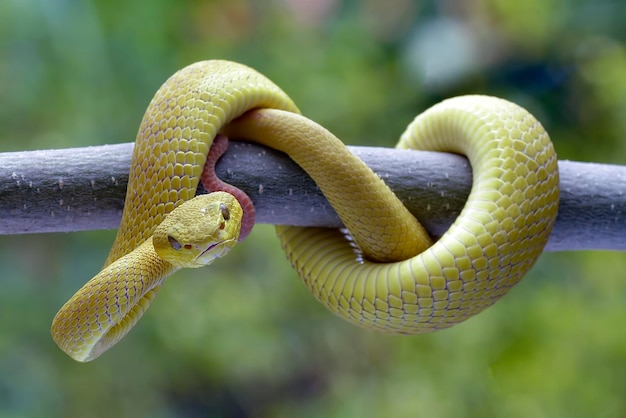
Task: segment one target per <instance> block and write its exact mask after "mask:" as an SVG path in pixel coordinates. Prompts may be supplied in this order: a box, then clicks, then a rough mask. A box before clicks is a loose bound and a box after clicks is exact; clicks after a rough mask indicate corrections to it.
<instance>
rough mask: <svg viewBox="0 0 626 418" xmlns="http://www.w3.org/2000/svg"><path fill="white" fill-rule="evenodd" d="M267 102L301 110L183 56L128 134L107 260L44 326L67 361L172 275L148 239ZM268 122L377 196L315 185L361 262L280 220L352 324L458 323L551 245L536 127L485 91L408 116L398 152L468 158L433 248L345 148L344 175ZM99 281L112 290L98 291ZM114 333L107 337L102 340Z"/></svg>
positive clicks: (230, 66) (298, 131)
mask: <svg viewBox="0 0 626 418" xmlns="http://www.w3.org/2000/svg"><path fill="white" fill-rule="evenodd" d="M266 108H269V109H283V110H286V111H288V112H292V113H291V114H292V115H293V114H294V113H298V109H297V108H296V107H295V105H294V104H293V103H292V102H291V100H290V99H289V98H288V97H287V96H286V95H285V94H284V93H283V92H282V91H281V90H280V89H279V88H278V87H276V86H275V85H274V84H273V83H271V82H270V81H269V80H267V79H266V78H265V77H263V76H261V75H260V74H258V73H257V72H256V71H254V70H252V69H249V68H248V67H245V66H243V65H240V64H235V63H231V62H226V61H206V62H200V63H196V64H193V65H191V66H189V67H187V68H185V69H183V70H181V71H179V72H178V73H176V74H175V75H174V76H172V78H170V79H169V80H168V81H167V82H166V83H165V84H164V85H163V87H161V89H160V90H159V91H158V92H157V94H156V96H155V98H154V99H153V101H152V102H151V104H150V106H149V108H148V110H147V111H146V114H145V116H144V119H143V121H142V124H141V127H140V130H139V133H138V136H137V143H136V146H135V150H134V154H133V160H132V166H131V173H130V177H129V186H128V192H127V197H126V203H125V208H124V214H123V219H122V223H121V225H120V230H119V232H118V235H117V238H116V240H115V243H114V245H113V248H112V250H111V253H110V255H109V258H108V259H107V262H106V265H105V267H104V268H103V270H102V271H101V272H100V273H99V274H98V275H97V276H95V277H94V278H93V279H92V280H91V281H90V282H88V283H87V284H86V285H85V286H84V287H83V288H82V289H81V290H79V291H78V292H77V293H76V294H75V295H74V296H73V297H72V299H70V301H68V302H67V303H66V305H64V307H63V308H62V309H61V311H59V313H58V314H57V316H56V317H55V320H54V322H53V328H52V333H53V337H54V339H55V341H56V342H57V344H59V346H60V347H61V348H62V349H63V350H64V351H66V352H67V353H68V354H69V355H70V356H72V357H73V358H75V359H77V360H80V361H87V360H91V359H93V358H95V357H97V356H98V355H100V354H101V353H102V352H103V351H104V350H106V349H107V348H109V347H110V346H111V345H113V344H114V343H115V342H117V340H119V338H121V336H123V335H124V334H125V333H126V332H128V330H129V329H130V327H131V326H132V325H134V323H135V322H136V320H138V318H139V317H140V316H141V314H142V313H143V311H145V309H147V306H148V305H149V303H150V301H151V300H152V299H153V298H154V292H155V291H156V289H158V287H160V285H161V282H162V280H163V279H164V278H165V277H167V275H169V274H171V273H172V272H173V271H174V269H172V268H171V265H170V264H169V263H168V262H166V261H164V260H160V259H159V257H156V258H155V257H154V254H153V253H154V250H153V249H151V247H150V244H147V243H146V242H147V241H146V240H148V242H149V238H150V237H151V235H152V233H153V232H154V229H155V228H156V226H157V225H158V224H159V223H160V222H161V221H162V220H163V219H164V217H165V216H166V215H167V213H169V212H170V211H171V210H173V209H174V208H175V207H177V206H179V205H180V204H182V203H183V202H185V201H187V200H189V199H191V198H193V197H194V194H195V191H196V188H197V185H198V180H199V178H200V176H201V174H202V168H203V166H204V162H205V159H206V155H207V153H208V150H209V147H210V145H211V142H212V140H213V138H214V137H215V135H216V134H217V133H218V132H222V131H226V133H227V134H228V132H227V131H228V130H229V129H230V126H236V125H237V123H239V122H238V121H240V120H241V121H243V122H242V124H243V125H246V124H247V125H248V127H249V128H250V133H249V135H245V136H246V138H248V139H253V140H257V138H256V137H257V136H259V135H260V134H258V132H261V131H262V130H263V124H264V123H265V122H266V121H270V122H271V123H270V125H272V126H274V125H273V122H272V121H276V120H279V121H280V118H281V117H280V116H276V115H270V116H269V117H267V118H263V117H261V118H258V117H254V113H255V112H252V113H249V114H247V115H252V117H247V116H244V117H241V118H239V119H237V120H236V121H235V122H234V123H231V124H229V125H227V124H228V123H229V122H231V121H232V120H233V119H235V118H237V117H239V116H240V115H242V114H244V113H245V112H246V111H248V110H252V109H266ZM256 112H257V114H261V115H262V112H263V111H262V110H261V111H256ZM303 119H304V118H303ZM303 123H305V122H303ZM243 125H242V126H243ZM276 126H278V131H277V132H273V131H271V130H269V131H268V132H270V133H269V134H268V136H267V138H266V139H259V140H258V142H260V143H265V144H266V145H269V146H272V147H274V148H277V149H281V150H283V151H285V152H287V154H289V155H290V156H291V157H292V158H293V159H294V160H295V161H296V162H297V163H298V164H300V165H301V166H302V167H303V168H304V169H305V171H307V172H309V174H311V176H312V177H313V179H314V180H315V181H316V182H317V183H318V184H330V185H333V184H335V183H341V184H345V185H346V186H356V185H357V183H358V184H359V185H361V189H363V187H362V186H363V185H365V186H368V187H370V186H371V188H373V189H374V191H375V193H378V194H380V195H381V196H384V197H381V199H383V200H381V201H380V202H378V203H376V202H373V201H372V199H374V197H369V196H370V195H367V196H366V197H365V198H364V197H363V196H364V195H363V193H364V192H363V193H362V192H356V193H352V192H351V190H350V188H349V187H348V188H345V187H332V186H330V187H326V186H320V188H321V189H322V191H323V192H324V194H325V196H326V197H327V198H328V199H329V201H331V203H332V204H333V207H334V208H335V210H336V211H337V212H338V214H339V215H340V217H341V219H342V221H343V222H344V224H345V225H346V226H347V228H348V230H350V234H351V235H352V236H354V237H356V239H355V241H356V243H357V244H358V246H359V247H360V248H361V249H363V253H364V257H363V258H359V257H357V256H356V255H355V250H354V245H353V244H352V243H351V242H349V241H348V240H346V236H345V234H344V233H342V232H340V231H336V230H328V229H323V228H299V227H288V226H277V233H278V236H279V238H280V240H281V243H282V246H283V249H284V250H285V253H286V254H287V257H288V258H289V259H290V261H291V263H292V265H293V266H294V268H295V270H296V271H297V272H298V275H299V276H300V277H301V278H302V280H303V281H304V283H305V284H306V285H307V286H308V287H309V288H310V289H311V291H312V292H313V294H314V295H315V296H316V297H317V298H318V299H319V300H320V301H321V302H322V303H323V304H324V305H326V306H327V307H328V308H330V309H331V310H332V311H333V312H335V313H337V314H338V315H340V316H342V317H343V318H345V319H347V320H349V321H351V322H353V323H355V324H358V325H361V326H365V327H371V328H375V329H378V330H382V331H385V332H391V333H401V334H415V333H420V332H427V331H432V330H435V329H440V328H445V327H449V326H451V325H454V324H456V323H458V322H461V321H463V320H464V319H466V318H469V317H470V316H472V315H474V314H476V313H478V312H480V311H481V310H483V309H484V308H486V307H487V306H489V305H491V304H493V303H494V302H495V301H496V300H498V299H499V298H500V297H502V296H503V295H504V294H505V293H506V292H507V291H508V290H509V289H510V288H511V287H512V286H513V285H514V284H516V283H517V282H518V281H519V280H520V279H521V278H522V277H523V275H524V274H525V273H526V272H527V271H528V270H529V269H530V268H531V267H532V265H533V264H534V263H535V261H536V259H537V258H538V256H539V255H540V254H541V252H542V249H543V247H544V245H545V243H546V242H547V240H548V236H549V233H550V231H551V228H552V225H553V223H554V220H555V218H556V213H557V208H558V193H559V192H558V182H559V180H558V169H557V159H556V154H555V152H554V149H553V147H552V144H551V142H550V140H549V137H548V135H547V133H546V132H545V131H544V130H543V128H542V127H541V124H540V123H539V122H538V121H537V120H536V119H535V118H534V117H533V116H532V115H530V114H529V113H528V112H527V111H525V110H524V109H522V108H521V107H519V106H517V105H515V104H513V103H510V102H508V101H505V100H502V99H497V98H493V97H486V96H463V97H458V98H453V99H449V100H447V101H444V102H442V103H440V104H438V105H435V106H434V107H433V108H431V109H429V110H427V111H426V112H424V113H423V114H421V115H419V116H418V117H417V118H416V119H415V120H414V121H413V122H412V123H411V124H410V125H409V127H408V128H407V130H406V132H405V133H404V134H403V135H402V137H401V139H400V142H399V144H398V147H400V148H414V149H423V150H434V151H445V152H455V153H459V154H463V155H466V156H467V157H468V159H469V161H470V163H471V165H472V169H473V187H472V191H471V193H470V196H469V198H468V201H467V203H466V206H465V208H464V209H463V211H462V212H461V214H460V216H459V217H458V219H457V220H456V221H455V223H454V224H453V225H452V226H451V228H450V229H449V230H448V231H447V232H446V233H445V234H444V235H443V236H442V237H441V238H440V239H439V240H438V241H437V242H435V243H434V244H433V245H432V246H430V247H428V245H430V241H429V238H428V236H427V235H426V233H425V231H424V230H423V228H421V226H420V225H419V223H417V221H415V220H414V218H413V217H412V216H411V215H410V214H408V212H406V209H404V210H403V209H401V208H399V206H398V204H397V202H398V200H397V198H395V196H393V194H392V193H391V192H390V191H389V190H388V188H387V187H386V186H385V185H384V183H383V182H382V181H381V180H380V179H379V178H378V177H377V176H376V175H375V174H374V173H373V172H371V171H368V169H365V171H364V172H363V174H360V173H361V171H360V170H361V169H359V170H357V169H356V168H355V164H357V165H358V163H356V162H355V163H353V162H352V161H353V160H352V159H350V157H349V156H345V158H344V157H341V158H340V160H341V164H340V165H341V166H342V168H341V169H342V170H343V171H340V170H339V168H338V167H337V166H336V165H335V166H333V167H332V170H330V169H329V168H328V167H324V165H323V164H322V165H320V159H319V158H318V157H304V158H302V157H301V155H302V154H303V152H302V150H299V149H298V146H297V145H296V146H294V145H293V144H299V143H300V142H301V140H307V144H308V145H307V146H308V147H309V148H311V149H319V150H323V152H334V151H333V148H328V149H327V148H326V147H325V146H319V145H318V143H317V142H315V141H317V138H318V136H320V134H319V130H317V129H313V128H300V126H301V125H300V124H299V123H297V124H296V125H295V131H293V135H292V136H297V137H298V138H299V139H298V140H297V141H294V142H293V143H292V142H290V141H286V142H285V144H286V145H285V144H278V142H280V141H278V140H277V138H278V136H284V137H290V134H289V133H288V132H286V131H287V130H289V128H288V127H285V126H284V125H282V124H281V123H278V124H276ZM281 130H282V131H281ZM235 131H236V130H235ZM242 131H245V129H244V128H242ZM283 133H284V135H283ZM277 134H280V135H278V136H277ZM303 134H305V135H303ZM324 135H325V134H324ZM261 136H262V135H261ZM309 139H310V141H308V140H309ZM312 141H313V142H312ZM335 142H336V141H335ZM311 144H312V145H311ZM333 146H334V145H333ZM329 150H330V151H329ZM336 152H337V153H341V152H344V151H343V150H338V149H337V151H336ZM304 154H305V156H306V155H307V154H308V153H307V152H304ZM311 155H313V154H311ZM323 155H328V154H323ZM338 155H344V154H338ZM324 159H325V157H323V156H322V160H324ZM355 173H359V174H355ZM320 176H321V177H320ZM332 176H339V177H341V181H335V180H332ZM389 196H391V197H389ZM376 199H378V197H376ZM389 199H391V200H389ZM394 199H395V203H394ZM342 202H348V203H342ZM355 202H356V204H355ZM400 206H401V205H400ZM374 209H376V211H375V212H372V211H373V210H374ZM372 213H373V214H374V215H373V216H372ZM398 225H402V227H398ZM377 231H382V232H381V233H379V232H377ZM396 231H400V232H399V233H396ZM407 231H409V232H407ZM425 247H428V248H426V249H424V248H425ZM422 250H423V251H422ZM146 251H147V252H148V253H149V254H148V255H147V256H146V254H145V252H146ZM150 251H152V253H151V252H150ZM148 259H149V260H150V261H146V260H148ZM372 260H374V261H372ZM382 261H384V262H382ZM120 264H122V265H123V268H126V267H124V266H133V267H132V268H131V267H128V271H129V272H130V275H128V274H125V273H124V274H122V273H120V268H119V265H120ZM111 265H115V266H116V270H115V271H111V269H110V267H109V266H111ZM123 268H122V269H123ZM138 270H139V271H140V273H137V271H138ZM94 281H95V282H97V283H99V285H98V286H95V285H94V284H93V282H94ZM148 282H150V283H151V284H150V285H148V284H146V283H148ZM110 288H114V289H115V291H116V292H117V293H115V292H113V293H115V294H113V293H111V292H108V293H107V292H106V291H102V290H98V289H110ZM94 289H96V290H95V291H94ZM136 289H148V290H147V291H146V292H144V293H141V292H138V291H136ZM129 294H132V295H133V297H134V299H133V300H132V301H129V300H130V299H129V298H127V297H126V296H128V295H129ZM120 300H121V301H122V302H120ZM137 307H139V308H138V309H136V308H137ZM134 310H135V311H134ZM129 312H131V313H132V315H131V317H130V319H129V317H128V315H129ZM111 330H115V332H116V337H115V339H112V340H111V341H107V342H106V343H102V341H103V340H106V335H107V333H109V332H112V331H111ZM94 347H97V349H95V348H94Z"/></svg>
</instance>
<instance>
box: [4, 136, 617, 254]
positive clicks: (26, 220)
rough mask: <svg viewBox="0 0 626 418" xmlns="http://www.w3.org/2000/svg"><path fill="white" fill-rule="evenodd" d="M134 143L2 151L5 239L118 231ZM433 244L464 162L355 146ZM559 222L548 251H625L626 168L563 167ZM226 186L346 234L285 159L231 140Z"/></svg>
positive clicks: (456, 204)
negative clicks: (17, 236) (425, 230)
mask: <svg viewBox="0 0 626 418" xmlns="http://www.w3.org/2000/svg"><path fill="white" fill-rule="evenodd" d="M132 148H133V144H132V143H127V144H119V145H105V146H97V147H85V148H69V149H60V150H45V151H25V152H13V153H0V234H23V233H41V232H61V231H63V232H69V231H80V230H90V229H108V228H116V227H117V226H118V224H119V222H120V219H121V213H122V208H123V204H124V195H125V193H126V184H127V180H128V170H129V166H130V157H131V153H132ZM350 149H351V150H352V151H353V152H354V153H355V154H356V155H357V156H359V157H360V158H361V159H363V160H364V161H365V162H366V163H367V164H368V165H369V166H370V167H372V169H373V170H374V171H375V172H376V173H378V175H379V176H380V177H381V178H383V179H384V180H385V182H387V184H389V186H390V187H391V189H392V190H394V192H395V193H396V194H397V195H398V197H399V198H400V199H401V200H402V201H403V202H404V203H405V205H406V206H407V207H408V208H409V210H410V211H411V212H412V213H413V214H414V215H415V216H416V217H417V218H418V219H420V221H421V222H422V223H423V224H424V226H425V227H426V228H427V229H428V231H429V232H430V233H431V234H432V235H433V236H440V235H441V234H442V233H443V232H444V231H445V230H446V229H447V228H448V227H449V225H450V224H451V223H452V222H453V221H454V219H455V218H456V216H457V215H458V214H459V213H460V211H461V209H462V207H463V204H464V202H465V200H466V198H467V195H468V194H469V191H470V188H471V178H472V177H471V169H470V167H469V163H468V162H467V160H466V159H465V158H463V157H460V156H457V155H452V154H444V153H433V152H423V151H406V150H395V149H388V148H372V147H350ZM559 169H560V173H561V202H560V206H559V217H558V219H557V222H556V225H555V227H554V230H553V232H552V235H551V237H550V242H549V244H548V247H547V250H549V251H563V250H583V249H612V250H622V251H623V250H626V238H624V237H626V167H625V166H617V165H607V164H593V163H580V162H571V161H560V162H559ZM217 173H218V175H219V176H221V178H222V179H223V180H224V181H226V182H229V183H231V184H233V185H235V186H237V187H239V188H241V189H242V190H244V191H245V192H246V193H248V194H249V195H250V197H251V198H252V200H253V201H254V203H255V207H256V210H257V222H260V223H270V224H287V225H300V226H324V227H340V226H341V222H340V221H339V218H338V217H337V215H336V214H335V212H334V210H333V209H332V208H331V207H330V205H329V204H328V202H327V201H326V199H325V198H324V197H323V195H322V194H321V192H320V191H319V189H317V187H316V186H315V183H314V182H313V181H312V180H311V179H310V178H309V177H308V176H307V175H306V174H305V173H304V172H303V171H302V170H301V169H300V168H299V167H298V166H297V165H296V164H295V163H293V162H292V161H291V160H290V159H289V158H288V157H287V156H285V155H284V154H282V153H279V152H276V151H274V150H271V149H268V148H264V147H261V146H259V145H255V144H250V143H245V142H236V141H232V142H231V146H230V149H229V150H228V152H227V153H226V155H225V156H224V157H223V158H222V159H221V160H220V161H219V163H218V165H217Z"/></svg>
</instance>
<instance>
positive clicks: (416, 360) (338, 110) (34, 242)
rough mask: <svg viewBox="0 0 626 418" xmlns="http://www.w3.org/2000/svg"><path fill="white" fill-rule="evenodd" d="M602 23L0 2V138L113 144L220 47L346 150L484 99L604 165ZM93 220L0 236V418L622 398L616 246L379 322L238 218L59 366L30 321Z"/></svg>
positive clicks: (459, 410)
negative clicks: (396, 329) (448, 318)
mask: <svg viewBox="0 0 626 418" xmlns="http://www.w3.org/2000/svg"><path fill="white" fill-rule="evenodd" d="M625 19H626V3H625V2H620V1H615V0H587V1H584V0H525V1H510V0H471V1H470V0H468V1H457V2H455V1H437V2H417V1H411V0H385V1H376V0H362V1H347V0H346V1H340V0H274V1H253V0H215V1H200V0H178V1H165V0H162V1H156V0H135V1H129V2H127V1H121V0H107V1H104V0H91V1H87V0H86V1H78V0H2V1H1V2H0V126H1V127H2V133H1V134H0V148H1V151H17V150H27V149H46V148H62V147H77V146H86V145H94V144H106V143H115V142H128V141H131V140H133V139H134V136H135V133H136V130H137V127H138V125H139V121H140V119H141V116H142V114H143V111H144V110H145V107H146V105H147V103H148V101H149V100H150V98H151V97H152V95H153V93H154V92H155V91H156V89H157V88H158V87H159V86H160V84H161V83H162V82H163V81H164V80H165V79H166V78H167V77H168V76H169V75H171V74H172V73H173V72H174V71H176V70H177V69H178V68H180V67H183V66H185V65H187V64H189V63H192V62H194V61H198V60H203V59H209V58H225V59H231V60H236V61H241V62H243V63H246V64H248V65H251V66H253V67H255V68H257V69H258V70H260V71H261V72H263V73H265V74H266V75H268V76H269V77H270V78H271V79H272V80H274V81H275V82H276V83H277V84H279V85H280V86H282V87H283V88H284V89H285V90H286V91H287V92H288V93H289V94H290V95H291V96H292V97H293V99H294V100H295V102H296V103H298V105H299V106H300V108H301V109H302V111H303V112H304V113H305V114H306V115H307V116H309V117H311V118H313V119H315V120H317V121H319V122H320V123H322V124H323V125H325V126H326V127H328V128H329V129H330V130H331V131H333V132H335V133H336V134H337V135H338V136H340V137H341V138H343V139H344V141H345V142H347V143H350V144H370V145H382V146H392V145H393V144H394V143H395V141H396V138H397V137H398V135H399V134H400V133H401V131H402V130H403V128H404V127H405V126H406V124H407V123H408V122H409V121H410V120H411V119H412V118H413V117H414V115H416V114H417V113H419V112H420V111H422V110H423V109H424V108H426V107H427V106H429V105H431V104H433V103H435V102H436V101H438V100H440V99H442V98H445V97H449V96H454V95H458V94H464V93H486V94H495V95H499V96H502V97H506V98H509V99H511V100H514V101H516V102H518V103H520V104H522V105H523V106H525V107H527V108H528V109H529V110H530V111H531V112H533V113H534V114H535V115H536V116H537V117H539V119H540V120H541V121H542V122H543V123H544V125H545V126H546V128H547V129H548V131H549V132H550V134H551V136H552V139H553V140H554V142H555V145H556V148H557V150H558V152H559V157H560V159H571V160H582V161H598V162H611V163H618V164H626V141H625V140H624V135H625V134H626V117H625V116H626V45H625V41H626V25H625V24H624V21H625ZM33 164H37V162H36V161H33ZM114 233H115V232H114V231H93V232H83V233H72V234H47V235H28V236H3V237H1V238H0V272H1V275H0V285H1V287H2V292H0V417H15V418H17V417H20V418H21V417H83V416H90V417H111V416H116V417H141V416H150V417H162V418H165V417H293V416H298V417H379V416H385V417H409V416H410V417H421V416H437V417H491V416H494V417H495V416H506V417H529V416H532V417H556V416H568V417H577V416H580V417H586V416H594V417H617V416H624V415H626V396H625V395H626V333H625V332H624V328H622V327H623V326H624V325H623V324H624V322H623V321H624V318H625V317H626V306H625V305H626V304H625V303H624V300H625V296H626V280H624V277H623V276H624V273H623V272H624V271H626V255H624V254H619V253H610V252H581V253H558V254H557V253H551V254H544V255H543V256H542V258H541V259H540V261H539V262H538V264H537V265H536V267H535V268H534V269H533V270H532V272H531V273H530V274H529V275H528V277H527V278H526V279H525V280H524V281H523V282H522V283H521V284H520V285H519V286H518V287H517V288H516V289H515V290H514V291H512V292H511V294H510V295H509V296H507V297H506V298H505V300H504V301H502V302H500V303H498V304H497V305H496V306H494V307H493V308H491V309H489V310H488V311H486V312H484V313H483V314H481V315H479V316H478V317H476V318H473V319H471V320H469V321H467V322H466V323H464V324H462V325H459V326H457V327H455V328H452V329H450V330H446V331H442V332H439V333H435V334H432V335H423V336H415V337H391V336H385V335H380V334H377V333H374V332H372V331H367V330H363V329H359V328H357V327H354V326H352V325H349V324H348V323H345V322H343V321H342V320H340V319H338V318H336V317H335V316H333V315H332V314H330V313H329V312H327V311H326V310H325V308H323V307H322V306H321V305H320V304H319V303H318V302H317V301H315V300H314V298H313V297H312V296H311V295H310V294H309V293H308V291H307V290H306V289H305V287H304V286H303V285H302V284H301V283H300V282H299V280H298V279H297V277H296V276H295V274H294V273H293V272H292V270H291V269H290V267H289V265H288V263H287V262H286V261H285V259H284V256H283V255H282V254H281V252H280V250H279V245H278V242H277V240H276V238H275V237H274V236H273V230H272V228H271V227H270V226H268V225H259V226H257V227H256V228H255V231H254V232H253V234H252V236H251V237H250V238H249V239H248V240H247V241H246V242H245V243H244V244H242V245H241V246H239V247H238V248H236V249H235V250H233V251H232V252H231V255H230V256H229V257H227V258H226V259H223V260H219V261H218V262H216V263H215V264H214V265H213V266H211V267H210V268H206V269H201V270H197V271H184V272H180V273H178V274H177V275H176V276H175V277H174V278H171V279H169V281H168V282H167V283H166V286H165V287H164V288H163V289H162V290H161V292H160V295H159V297H158V298H157V300H156V302H155V303H154V304H153V306H152V307H151V309H150V310H149V312H148V313H147V314H146V316H145V317H144V319H142V321H141V322H140V323H139V326H138V327H136V329H135V330H133V332H132V333H131V334H130V335H129V336H128V337H127V338H126V339H125V340H124V341H122V342H121V343H120V344H119V345H118V346H116V347H115V348H114V349H112V350H111V351H110V352H108V353H107V354H106V355H104V356H103V357H101V358H100V359H98V360H97V361H95V362H93V363H89V364H79V363H75V362H73V361H71V360H70V359H69V358H68V357H66V356H65V354H63V353H62V352H60V351H59V350H58V349H57V347H56V346H55V345H54V343H53V342H52V340H51V338H50V334H49V326H50V322H51V320H52V317H53V316H54V314H55V312H56V311H57V309H58V308H59V307H60V306H61V305H62V304H63V303H64V302H65V300H66V299H67V298H68V297H69V296H70V295H71V294H72V293H73V292H74V291H75V290H76V289H77V288H78V287H80V286H81V285H82V284H83V283H84V282H85V281H86V280H87V279H89V278H90V277H91V276H92V275H93V274H95V273H96V272H97V271H98V270H99V268H100V266H101V263H102V262H103V260H104V258H105V256H106V254H107V252H108V248H109V246H110V244H111V242H112V240H113V236H114Z"/></svg>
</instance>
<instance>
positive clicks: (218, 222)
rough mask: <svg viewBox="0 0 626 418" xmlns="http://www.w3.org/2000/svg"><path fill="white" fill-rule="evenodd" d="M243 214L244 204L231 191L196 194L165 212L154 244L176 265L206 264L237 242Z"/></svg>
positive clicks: (153, 239) (156, 248)
mask: <svg viewBox="0 0 626 418" xmlns="http://www.w3.org/2000/svg"><path fill="white" fill-rule="evenodd" d="M242 216H243V210H242V209H241V205H240V204H239V202H238V201H237V199H236V198H235V197H234V196H233V195H231V194H229V193H226V192H214V193H210V194H204V195H200V196H196V197H195V198H193V199H191V200H188V201H186V202H184V203H182V204H181V205H180V206H178V207H177V208H176V209H174V210H173V211H172V212H170V213H169V214H168V215H167V216H166V218H165V219H164V220H163V222H162V223H161V224H160V225H159V226H158V227H157V228H156V230H155V231H154V234H153V238H152V244H153V245H154V249H155V251H156V252H157V254H158V255H159V257H161V258H162V259H163V260H165V261H167V262H169V263H171V264H173V265H174V266H176V267H181V268H189V267H202V266H207V265H209V264H211V263H212V262H213V260H215V259H216V258H219V257H223V256H224V255H226V254H227V253H228V251H230V249H231V248H232V247H234V246H235V244H236V243H237V240H238V238H239V231H240V228H241V218H242Z"/></svg>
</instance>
